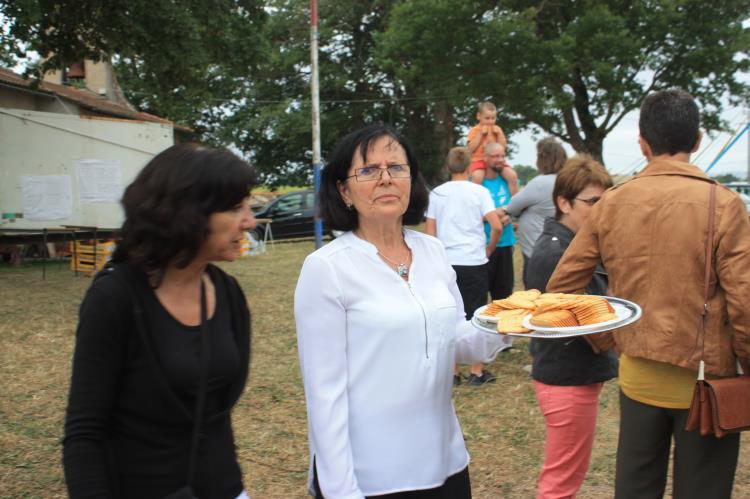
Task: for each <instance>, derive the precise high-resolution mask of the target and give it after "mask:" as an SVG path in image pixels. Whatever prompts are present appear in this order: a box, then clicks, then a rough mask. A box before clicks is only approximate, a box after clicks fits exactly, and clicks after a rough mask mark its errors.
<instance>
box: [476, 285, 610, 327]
mask: <svg viewBox="0 0 750 499" xmlns="http://www.w3.org/2000/svg"><path fill="white" fill-rule="evenodd" d="M529 314H531V316H532V317H531V320H530V322H531V324H532V325H534V326H540V327H551V328H557V327H575V326H586V325H590V324H599V323H600V322H606V321H609V320H613V319H616V318H617V316H616V315H615V311H614V309H613V308H612V305H610V304H609V302H608V301H607V300H606V299H605V298H602V297H601V296H588V295H570V294H565V293H541V292H540V291H539V290H536V289H529V290H526V291H516V292H515V293H513V294H512V295H510V296H509V297H507V298H505V299H503V300H495V301H493V302H492V303H490V304H489V305H487V308H485V309H484V311H483V312H482V316H484V317H494V318H496V319H497V331H498V332H500V333H528V332H531V330H530V329H528V328H526V327H524V326H523V324H522V323H523V319H524V317H526V316H527V315H529Z"/></svg>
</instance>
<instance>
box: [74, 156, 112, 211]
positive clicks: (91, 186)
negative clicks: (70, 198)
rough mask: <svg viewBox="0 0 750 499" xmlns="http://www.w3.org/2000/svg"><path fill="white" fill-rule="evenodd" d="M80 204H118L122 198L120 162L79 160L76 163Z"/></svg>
mask: <svg viewBox="0 0 750 499" xmlns="http://www.w3.org/2000/svg"><path fill="white" fill-rule="evenodd" d="M76 170H77V172H78V195H79V198H80V201H81V203H118V202H119V201H120V198H121V197H122V190H123V189H122V181H121V177H122V175H121V168H120V162H119V161H117V160H104V159H81V160H78V161H77V162H76Z"/></svg>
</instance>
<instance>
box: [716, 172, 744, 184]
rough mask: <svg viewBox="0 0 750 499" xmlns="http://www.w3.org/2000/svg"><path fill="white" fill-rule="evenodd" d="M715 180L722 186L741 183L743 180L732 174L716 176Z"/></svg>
mask: <svg viewBox="0 0 750 499" xmlns="http://www.w3.org/2000/svg"><path fill="white" fill-rule="evenodd" d="M714 180H716V181H717V182H719V183H720V184H728V183H729V182H739V181H740V180H742V179H741V178H739V177H738V176H737V175H734V174H732V173H722V174H720V175H716V176H715V177H714Z"/></svg>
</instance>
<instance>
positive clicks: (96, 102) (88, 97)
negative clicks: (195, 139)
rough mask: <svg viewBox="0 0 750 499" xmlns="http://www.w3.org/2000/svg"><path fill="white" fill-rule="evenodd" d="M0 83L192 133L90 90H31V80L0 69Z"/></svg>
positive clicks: (46, 86)
mask: <svg viewBox="0 0 750 499" xmlns="http://www.w3.org/2000/svg"><path fill="white" fill-rule="evenodd" d="M0 83H4V84H6V85H10V86H14V87H19V88H24V89H28V90H31V91H33V92H37V93H40V94H47V95H50V96H59V97H62V98H64V99H67V100H69V101H72V102H75V103H76V104H78V105H79V106H81V107H83V108H85V109H88V110H90V111H94V112H96V113H98V114H103V115H107V116H112V117H115V118H125V119H131V120H138V121H147V122H151V123H163V124H165V125H172V126H173V127H174V128H175V129H176V130H179V131H180V132H185V133H189V132H192V129H190V128H189V127H187V126H185V125H180V124H178V123H174V122H172V121H169V120H168V119H166V118H160V117H159V116H155V115H153V114H149V113H141V112H138V111H134V110H133V109H130V108H129V107H127V106H125V105H123V104H118V103H116V102H112V101H110V100H107V99H105V98H104V97H102V96H100V95H97V94H95V93H94V92H91V91H90V90H86V89H79V88H75V87H70V86H66V85H58V84H56V83H50V82H46V81H41V82H39V85H38V86H37V87H36V88H32V86H33V84H34V82H33V80H30V79H26V78H24V77H23V76H21V75H19V74H18V73H14V72H13V71H10V70H8V69H5V68H0Z"/></svg>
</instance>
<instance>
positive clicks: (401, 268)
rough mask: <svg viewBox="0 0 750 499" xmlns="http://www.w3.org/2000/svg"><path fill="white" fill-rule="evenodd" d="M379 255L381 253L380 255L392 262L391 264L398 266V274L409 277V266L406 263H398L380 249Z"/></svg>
mask: <svg viewBox="0 0 750 499" xmlns="http://www.w3.org/2000/svg"><path fill="white" fill-rule="evenodd" d="M378 255H380V257H381V258H382V259H384V260H385V261H386V262H388V263H390V264H391V265H395V266H396V273H397V274H398V276H399V277H403V278H404V279H406V278H407V277H409V267H407V266H406V263H396V262H394V261H393V260H391V259H390V258H388V257H387V256H385V255H384V254H383V253H381V252H380V251H378Z"/></svg>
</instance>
